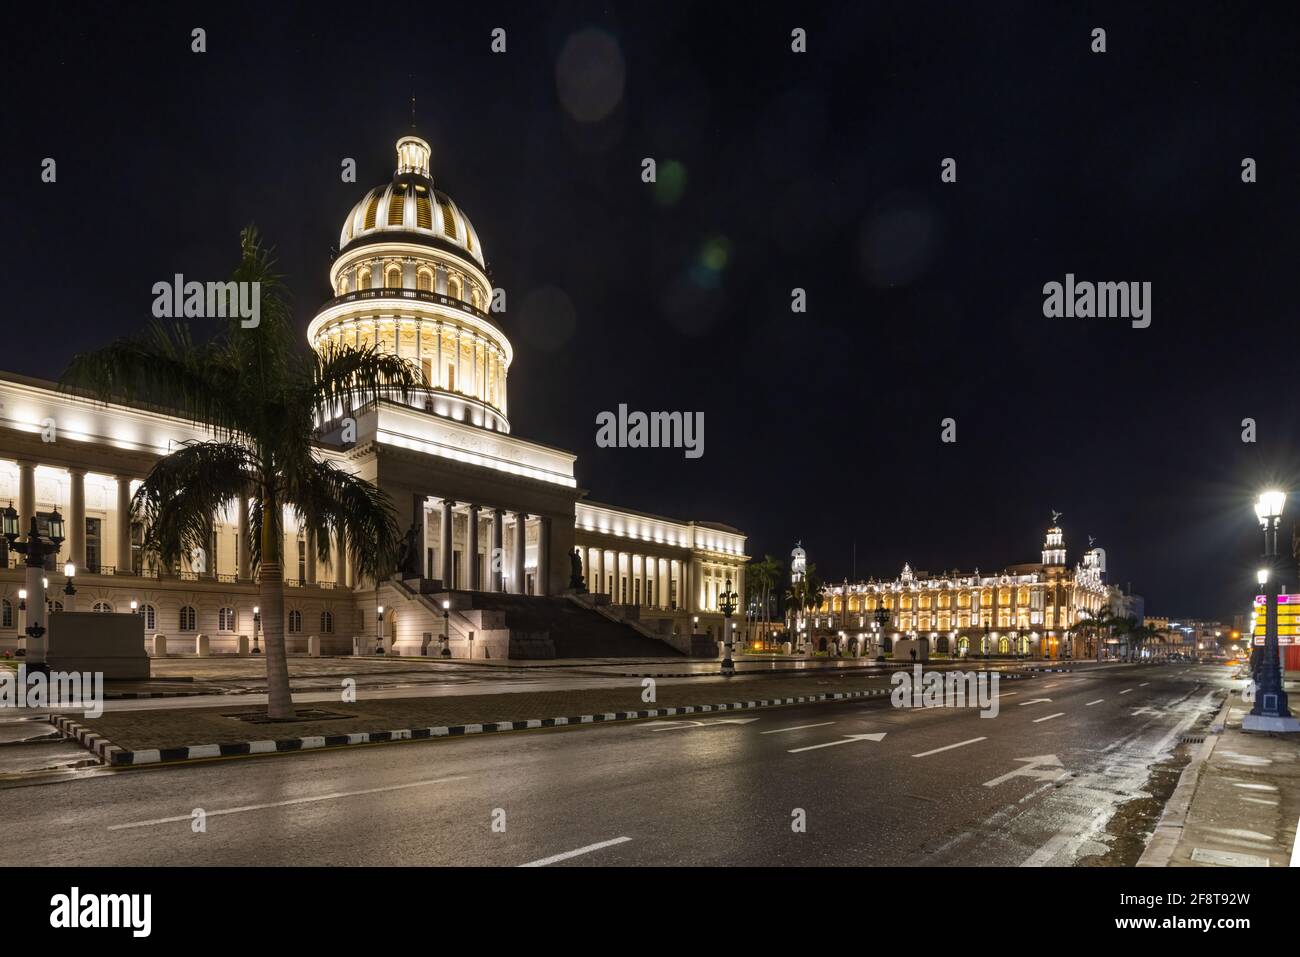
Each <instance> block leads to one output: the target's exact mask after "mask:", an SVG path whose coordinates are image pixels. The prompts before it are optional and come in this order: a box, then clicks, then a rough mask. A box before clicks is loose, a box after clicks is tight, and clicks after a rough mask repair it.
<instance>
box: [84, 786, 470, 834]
mask: <svg viewBox="0 0 1300 957" xmlns="http://www.w3.org/2000/svg"><path fill="white" fill-rule="evenodd" d="M466 777H467V775H464V774H460V775H457V776H456V777H452V778H434V779H433V780H432V781H412V782H411V783H410V784H390V785H388V786H387V787H382V788H366V789H365V790H364V791H335V792H333V793H331V794H318V795H316V796H315V797H300V798H293V799H292V800H290V801H275V802H273V803H271V804H246V805H244V806H243V807H228V808H225V809H223V810H220V811H208V812H207V816H208V817H217V816H218V815H220V814H243V813H244V812H245V811H263V810H266V809H267V808H272V807H292V806H293V805H295V804H312V803H315V802H317V801H333V800H335V799H336V798H345V797H359V796H360V795H362V794H382V793H383V792H384V791H401V790H403V789H405V788H419V787H424V786H425V785H429V784H446V783H447V782H448V781H464V780H465V779H466ZM192 817H193V815H192V814H180V815H177V816H176V817H160V818H156V819H154V820H152V821H134V822H132V823H130V824H114V825H112V826H111V827H109V830H110V831H125V830H126V829H127V828H132V827H149V826H150V825H153V824H173V823H175V822H176V821H188V820H190V819H191V818H192Z"/></svg>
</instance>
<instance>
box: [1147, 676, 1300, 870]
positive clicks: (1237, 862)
mask: <svg viewBox="0 0 1300 957" xmlns="http://www.w3.org/2000/svg"><path fill="white" fill-rule="evenodd" d="M1242 684H1244V682H1242ZM1286 690H1287V692H1288V694H1289V695H1291V700H1292V702H1295V701H1296V700H1297V699H1298V698H1300V688H1297V687H1296V686H1295V683H1294V682H1291V681H1288V682H1287V689H1286ZM1249 712H1250V706H1249V705H1246V704H1244V703H1243V702H1242V700H1241V692H1240V690H1239V689H1238V690H1234V691H1233V692H1232V693H1231V694H1230V695H1229V696H1228V700H1227V702H1225V704H1224V708H1223V710H1222V711H1221V712H1220V715H1219V718H1218V719H1216V722H1215V724H1216V725H1217V724H1218V723H1219V722H1220V721H1221V722H1223V731H1222V733H1221V734H1214V733H1211V734H1209V735H1207V736H1206V740H1205V743H1204V744H1203V745H1202V746H1201V748H1200V750H1199V751H1198V752H1197V753H1196V754H1195V755H1194V756H1193V758H1192V762H1191V763H1190V764H1189V765H1188V767H1187V769H1186V770H1185V771H1184V773H1183V778H1182V780H1181V781H1180V782H1179V785H1178V788H1177V789H1176V790H1175V792H1174V794H1173V796H1172V797H1171V798H1170V800H1169V803H1168V805H1167V806H1166V809H1165V815H1164V817H1163V818H1162V819H1161V821H1160V824H1159V826H1157V828H1156V831H1155V834H1154V835H1153V836H1152V839H1151V842H1150V844H1149V845H1148V847H1147V850H1146V853H1144V854H1143V855H1142V859H1141V861H1139V862H1138V863H1139V866H1142V867H1287V866H1289V865H1290V864H1291V863H1292V857H1293V855H1294V854H1295V850H1294V848H1295V844H1296V824H1297V821H1300V736H1297V735H1282V734H1265V733H1261V732H1254V731H1243V730H1242V729H1241V719H1242V716H1243V715H1245V714H1248V713H1249Z"/></svg>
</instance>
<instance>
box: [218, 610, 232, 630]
mask: <svg viewBox="0 0 1300 957" xmlns="http://www.w3.org/2000/svg"><path fill="white" fill-rule="evenodd" d="M236 622H237V619H236V618H235V609H233V608H222V609H219V610H218V611H217V631H234V630H235V625H236Z"/></svg>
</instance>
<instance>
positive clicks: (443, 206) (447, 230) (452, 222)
mask: <svg viewBox="0 0 1300 957" xmlns="http://www.w3.org/2000/svg"><path fill="white" fill-rule="evenodd" d="M438 209H439V210H441V211H442V233H443V235H444V236H446V237H447V238H448V239H455V238H456V218H455V215H454V214H453V213H452V211H451V203H449V202H447V201H446V200H445V199H439V200H438Z"/></svg>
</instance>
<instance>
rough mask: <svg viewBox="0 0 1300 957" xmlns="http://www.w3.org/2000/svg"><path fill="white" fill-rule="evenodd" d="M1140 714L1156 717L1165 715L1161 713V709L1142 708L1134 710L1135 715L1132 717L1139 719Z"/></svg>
mask: <svg viewBox="0 0 1300 957" xmlns="http://www.w3.org/2000/svg"><path fill="white" fill-rule="evenodd" d="M1140 714H1154V715H1161V714H1164V712H1163V711H1161V710H1160V709H1159V708H1146V707H1142V708H1134V709H1133V714H1132V715H1131V717H1134V718H1136V717H1137V716H1138V715H1140Z"/></svg>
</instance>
